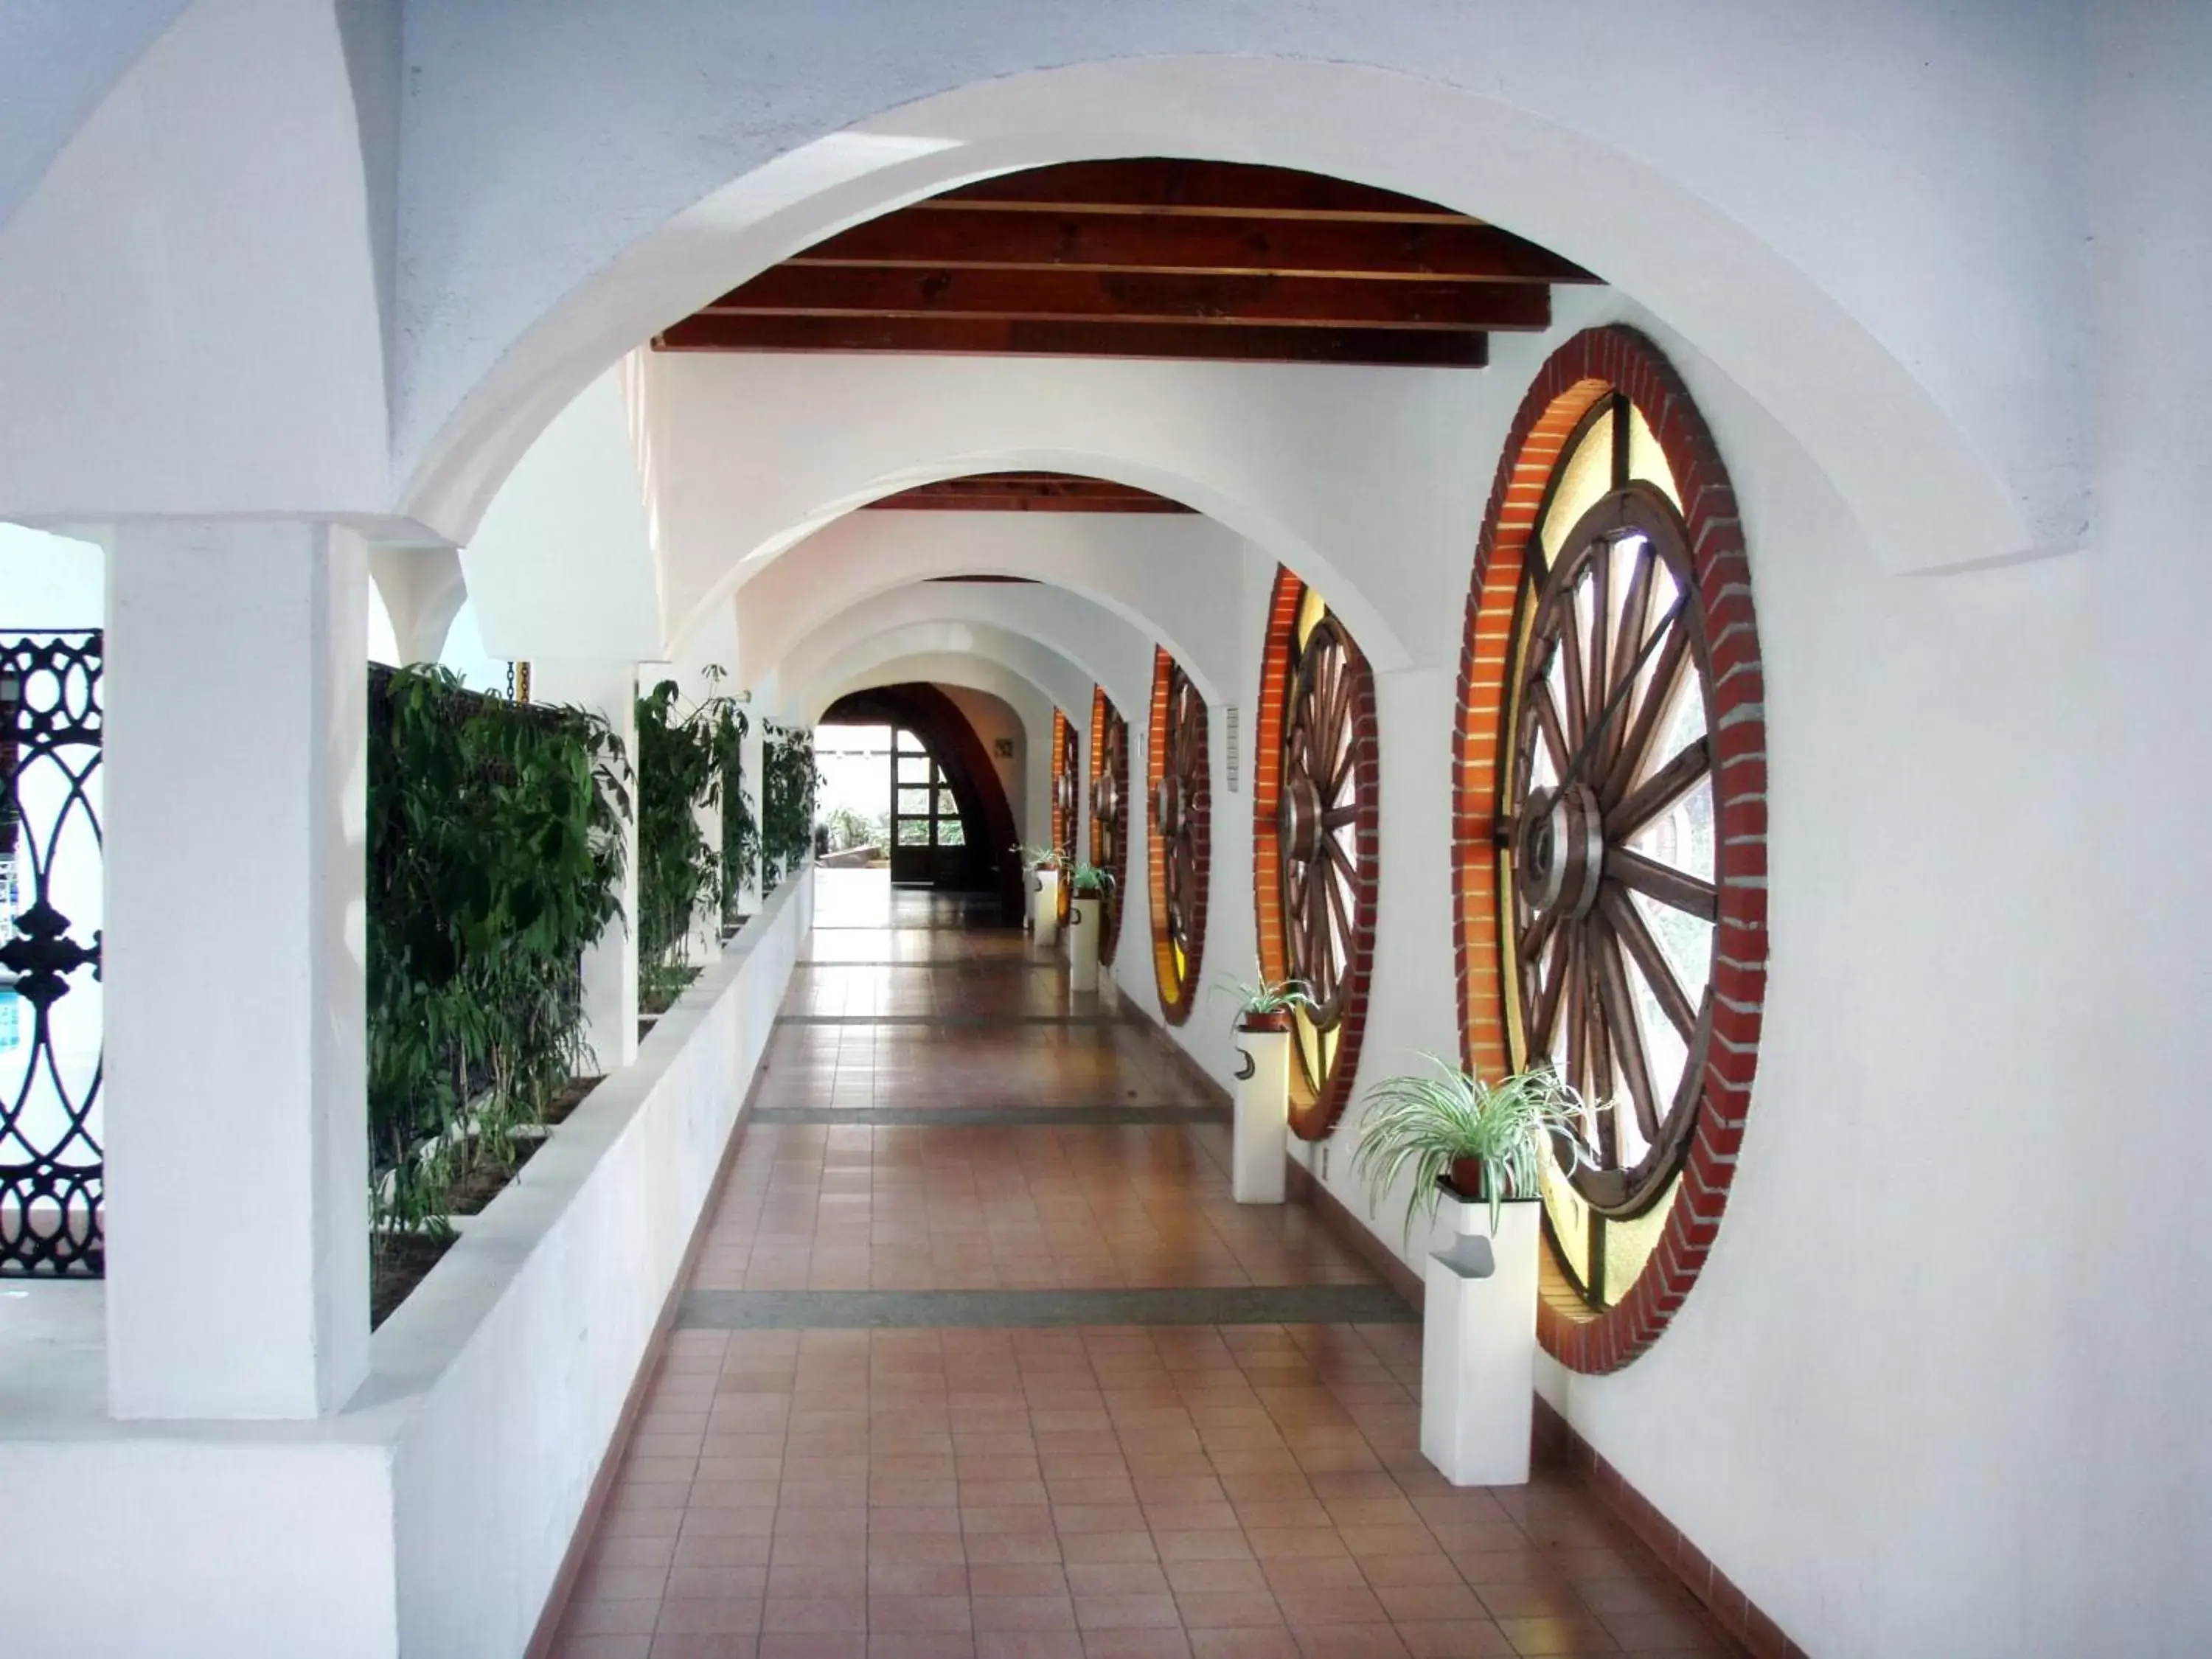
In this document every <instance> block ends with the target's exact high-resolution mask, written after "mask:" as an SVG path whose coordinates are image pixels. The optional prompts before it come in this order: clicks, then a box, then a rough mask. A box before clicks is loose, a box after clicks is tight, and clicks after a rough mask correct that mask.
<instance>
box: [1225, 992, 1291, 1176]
mask: <svg viewBox="0 0 2212 1659" xmlns="http://www.w3.org/2000/svg"><path fill="white" fill-rule="evenodd" d="M1215 988H1216V989H1217V990H1221V991H1225V992H1226V993H1228V994H1230V995H1231V996H1233V997H1235V998H1236V999H1237V1015H1236V1022H1235V1024H1236V1031H1237V1051H1238V1053H1239V1054H1241V1055H1242V1056H1243V1065H1242V1066H1240V1067H1239V1068H1238V1069H1237V1104H1236V1116H1235V1118H1234V1120H1233V1121H1232V1127H1231V1152H1230V1160H1229V1170H1230V1191H1231V1195H1232V1196H1233V1197H1234V1198H1235V1199H1236V1200H1237V1202H1238V1203H1239V1204H1279V1203H1281V1202H1282V1201H1283V1194H1284V1176H1285V1168H1284V1165H1285V1154H1286V1153H1287V1152H1288V1150H1289V1146H1290V1125H1291V1018H1292V1016H1293V1015H1294V1014H1296V1012H1297V1011H1298V1010H1299V1009H1301V1008H1309V1009H1310V1008H1311V1007H1312V1006H1314V1000H1313V996H1312V994H1311V993H1310V992H1309V991H1308V990H1307V988H1306V987H1305V985H1304V982H1303V981H1299V980H1295V979H1287V980H1280V981H1273V980H1266V979H1262V980H1260V981H1257V982H1255V983H1254V984H1249V985H1239V984H1234V983H1228V982H1225V983H1224V984H1222V985H1219V986H1217V987H1215Z"/></svg>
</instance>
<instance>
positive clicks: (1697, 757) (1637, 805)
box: [1605, 738, 1713, 841]
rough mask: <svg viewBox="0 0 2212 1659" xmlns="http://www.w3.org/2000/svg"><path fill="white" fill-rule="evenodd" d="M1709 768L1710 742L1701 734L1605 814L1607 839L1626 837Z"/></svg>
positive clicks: (1710, 764)
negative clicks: (1700, 736)
mask: <svg viewBox="0 0 2212 1659" xmlns="http://www.w3.org/2000/svg"><path fill="white" fill-rule="evenodd" d="M1712 769H1713V751H1712V745H1711V744H1709V743H1708V742H1706V740H1705V738H1698V739H1697V740H1696V741H1695V742H1694V743H1691V744H1686V745H1684V747H1683V749H1682V750H1681V752H1680V753H1679V754H1677V755H1676V756H1675V757H1674V759H1672V760H1670V761H1668V763H1666V764H1665V765H1664V766H1662V767H1661V768H1660V769H1658V770H1657V771H1656V772H1654V773H1653V774H1652V775H1650V777H1648V778H1646V779H1645V780H1644V781H1643V782H1642V783H1640V784H1638V785H1637V786H1636V787H1635V788H1634V789H1632V791H1630V792H1629V793H1628V794H1627V795H1626V797H1625V798H1624V799H1622V800H1621V801H1620V805H1617V806H1615V807H1613V809H1612V810H1611V811H1608V812H1607V814H1606V815H1605V833H1606V836H1607V838H1608V839H1610V840H1617V841H1626V840H1627V839H1628V838H1629V837H1630V836H1633V835H1634V834H1635V833H1636V832H1637V831H1638V830H1639V829H1643V828H1644V825H1645V824H1647V823H1650V822H1651V821H1652V820H1653V819H1654V818H1656V817H1659V816H1660V815H1661V814H1662V813H1663V812H1665V811H1667V810H1668V808H1669V807H1671V806H1673V805H1674V803H1675V802H1676V801H1678V800H1680V799H1682V797H1683V796H1685V795H1686V794H1688V793H1690V791H1692V789H1694V788H1696V787H1698V785H1699V782H1701V781H1703V780H1704V779H1705V777H1706V776H1707V775H1709V774H1711V771H1712Z"/></svg>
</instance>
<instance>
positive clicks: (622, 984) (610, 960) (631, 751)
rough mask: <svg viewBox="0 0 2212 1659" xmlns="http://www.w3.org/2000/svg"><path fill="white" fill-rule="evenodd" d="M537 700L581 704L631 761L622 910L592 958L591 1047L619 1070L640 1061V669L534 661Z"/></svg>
mask: <svg viewBox="0 0 2212 1659" xmlns="http://www.w3.org/2000/svg"><path fill="white" fill-rule="evenodd" d="M530 678H531V687H530V696H531V700H532V702H565V703H573V704H574V705H575V706H576V707H577V708H586V709H589V710H590V711H591V712H592V713H593V714H600V715H603V716H605V719H606V721H607V723H608V724H609V725H610V726H613V727H614V732H615V736H616V737H617V738H620V739H621V741H622V746H623V754H624V755H625V756H627V757H629V767H630V790H631V806H632V810H631V812H630V815H629V817H628V818H626V819H625V820H624V821H623V881H622V893H621V899H622V911H621V914H619V915H617V916H616V917H615V919H614V920H613V921H611V922H609V923H608V924H607V929H606V932H605V933H601V934H600V935H599V940H598V942H597V943H596V944H594V945H591V946H590V947H589V948H587V949H586V951H585V952H584V1042H586V1045H588V1046H589V1048H590V1049H591V1051H592V1061H591V1063H592V1065H593V1066H596V1067H597V1068H598V1069H599V1070H600V1071H602V1072H611V1071H615V1070H617V1068H619V1067H621V1066H627V1065H629V1063H630V1061H632V1060H635V1059H636V1058H637V814H636V811H635V804H636V788H637V779H636V772H637V665H636V664H635V663H629V662H560V661H554V662H533V663H532V665H531V666H530Z"/></svg>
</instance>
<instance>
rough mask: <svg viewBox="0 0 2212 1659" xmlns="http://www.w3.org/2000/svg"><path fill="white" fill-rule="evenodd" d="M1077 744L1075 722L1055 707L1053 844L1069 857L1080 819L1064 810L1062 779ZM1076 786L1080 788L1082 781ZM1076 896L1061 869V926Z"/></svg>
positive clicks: (1073, 849) (1064, 925)
mask: <svg viewBox="0 0 2212 1659" xmlns="http://www.w3.org/2000/svg"><path fill="white" fill-rule="evenodd" d="M1074 744H1075V723H1074V721H1073V720H1069V719H1068V718H1067V712H1066V710H1065V709H1062V708H1054V710H1053V711H1052V844H1053V846H1054V848H1055V849H1056V850H1057V851H1059V852H1060V853H1063V854H1066V856H1067V857H1068V858H1070V859H1073V857H1074V856H1075V827H1076V823H1077V820H1076V818H1075V817H1074V816H1073V814H1071V813H1069V812H1067V811H1065V810H1063V809H1062V807H1061V806H1060V792H1061V787H1062V780H1064V779H1065V778H1066V776H1067V774H1068V759H1069V751H1070V750H1072V749H1073V747H1074ZM1077 787H1079V788H1080V787H1081V785H1080V782H1079V783H1078V786H1077ZM1072 898H1073V893H1072V892H1071V891H1070V887H1069V883H1068V879H1067V872H1066V871H1062V872H1060V925H1061V926H1062V927H1066V925H1067V907H1068V903H1069V901H1070V900H1071V899H1072Z"/></svg>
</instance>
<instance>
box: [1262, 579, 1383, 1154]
mask: <svg viewBox="0 0 2212 1659" xmlns="http://www.w3.org/2000/svg"><path fill="white" fill-rule="evenodd" d="M1305 597H1306V585H1305V583H1304V581H1302V580H1300V579H1299V578H1298V577H1297V575H1295V574H1292V573H1291V570H1290V569H1289V568H1288V567H1286V566H1278V567H1277V568H1276V571H1275V587H1274V592H1273V595H1272V597H1271V598H1270V599H1269V600H1268V604H1267V636H1266V640H1265V642H1264V646H1263V648H1262V651H1261V665H1260V700H1259V705H1258V709H1257V714H1256V718H1255V720H1254V721H1253V740H1252V913H1253V918H1254V921H1255V927H1256V931H1257V933H1258V935H1259V946H1260V951H1259V954H1260V972H1261V975H1262V976H1263V977H1265V978H1267V979H1268V980H1271V981H1279V980H1283V979H1286V978H1288V977H1290V974H1291V969H1290V947H1289V942H1288V940H1287V939H1286V937H1285V931H1284V918H1283V901H1282V891H1283V889H1282V878H1283V850H1282V839H1281V831H1280V829H1279V827H1278V818H1277V813H1278V812H1279V810H1280V807H1281V804H1282V788H1283V731H1284V726H1285V719H1284V716H1285V713H1286V712H1287V710H1286V704H1287V702H1288V701H1289V696H1290V687H1291V673H1292V671H1293V665H1294V659H1295V657H1296V654H1297V653H1296V650H1295V644H1296V630H1297V618H1298V611H1299V610H1300V608H1301V606H1303V605H1304V602H1305ZM1342 622H1343V619H1342V618H1341V617H1339V618H1337V623H1338V626H1339V627H1340V628H1341V627H1342ZM1344 638H1345V641H1346V644H1347V645H1348V646H1349V647H1351V653H1352V667H1353V671H1354V683H1353V689H1352V730H1353V732H1354V734H1355V741H1356V743H1357V745H1358V747H1357V750H1356V751H1355V758H1354V761H1353V765H1354V767H1355V769H1356V772H1357V775H1358V781H1359V815H1358V819H1357V821H1356V824H1355V829H1354V836H1355V839H1356V842H1357V845H1358V865H1359V869H1360V873H1361V876H1362V877H1363V879H1362V880H1360V881H1359V882H1358V883H1357V884H1356V885H1355V888H1354V891H1353V895H1352V901H1353V902H1352V941H1351V944H1352V949H1351V952H1350V955H1349V957H1348V958H1347V960H1346V963H1345V967H1344V1001H1343V1013H1342V1017H1341V1018H1340V1020H1339V1021H1338V1024H1337V1027H1336V1030H1337V1034H1338V1035H1337V1046H1336V1054H1335V1057H1334V1063H1333V1064H1332V1065H1331V1066H1330V1067H1329V1071H1328V1076H1327V1077H1326V1078H1324V1079H1321V1080H1320V1082H1319V1084H1318V1085H1316V1084H1315V1083H1314V1082H1313V1081H1312V1080H1310V1079H1308V1078H1307V1076H1306V1075H1305V1066H1304V1061H1303V1060H1299V1061H1298V1062H1297V1063H1295V1064H1293V1065H1292V1066H1291V1133H1293V1134H1295V1135H1297V1137H1298V1139H1301V1140H1309V1141H1318V1140H1326V1139H1328V1137H1329V1136H1330V1135H1331V1134H1332V1133H1334V1132H1335V1129H1336V1125H1337V1120H1338V1119H1340V1117H1342V1116H1343V1115H1344V1109H1345V1108H1346V1106H1347V1105H1349V1104H1350V1103H1351V1100H1352V1089H1353V1085H1354V1083H1355V1081H1356V1079H1357V1078H1358V1071H1359V1049H1360V1044H1361V1042H1362V1040H1363V1038H1364V1034H1365V1030H1366V1025H1367V994H1368V984H1369V981H1370V978H1371V976H1372V975H1373V971H1374V965H1375V913H1376V891H1377V890H1378V888H1379V885H1380V884H1381V880H1382V877H1381V866H1380V860H1379V858H1378V856H1377V855H1378V853H1379V851H1380V848H1381V843H1382V825H1381V817H1380V795H1381V790H1380V787H1379V785H1380V781H1381V762H1380V758H1379V756H1378V753H1377V750H1378V744H1377V740H1376V739H1377V732H1378V725H1377V721H1376V714H1375V676H1374V673H1373V671H1372V670H1371V669H1370V667H1369V665H1368V663H1367V659H1366V658H1365V656H1364V654H1362V653H1360V651H1359V647H1358V642H1357V641H1353V640H1352V636H1351V634H1350V633H1349V631H1346V632H1345V634H1344ZM1293 1047H1294V1048H1295V1047H1296V1045H1295V1044H1294V1045H1293Z"/></svg>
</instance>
